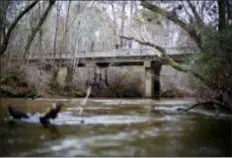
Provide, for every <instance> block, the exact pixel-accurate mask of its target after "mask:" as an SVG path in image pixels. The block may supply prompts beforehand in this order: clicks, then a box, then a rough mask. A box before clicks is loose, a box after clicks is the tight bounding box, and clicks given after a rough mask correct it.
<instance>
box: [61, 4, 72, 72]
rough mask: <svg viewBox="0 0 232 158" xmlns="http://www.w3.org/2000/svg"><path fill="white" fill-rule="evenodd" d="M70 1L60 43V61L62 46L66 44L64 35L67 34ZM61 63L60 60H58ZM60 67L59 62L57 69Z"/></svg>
mask: <svg viewBox="0 0 232 158" xmlns="http://www.w3.org/2000/svg"><path fill="white" fill-rule="evenodd" d="M71 2H72V1H71V0H69V3H68V12H67V15H66V21H65V29H64V35H63V38H62V42H61V46H60V50H59V52H60V59H61V55H62V52H63V46H64V43H65V44H66V34H67V32H68V27H67V26H68V20H69V10H70V5H71ZM60 61H61V60H60ZM60 67H61V62H60V63H59V68H60Z"/></svg>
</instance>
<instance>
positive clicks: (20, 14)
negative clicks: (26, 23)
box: [0, 0, 39, 56]
mask: <svg viewBox="0 0 232 158" xmlns="http://www.w3.org/2000/svg"><path fill="white" fill-rule="evenodd" d="M38 2H39V0H36V1H34V2H33V3H31V4H30V5H28V6H27V7H26V8H25V9H24V10H23V11H22V12H21V13H19V15H18V16H17V17H16V18H15V20H14V21H13V22H12V23H11V25H10V27H9V29H8V31H7V33H6V35H5V36H4V40H3V44H2V45H1V48H0V56H1V55H3V54H4V52H5V51H6V49H7V46H8V44H9V39H10V35H11V33H12V31H13V30H14V28H15V27H16V25H17V23H18V22H19V20H20V19H22V18H23V16H24V15H26V13H27V12H29V11H30V10H31V9H32V8H33V7H34V6H35V5H36V4H37V3H38Z"/></svg>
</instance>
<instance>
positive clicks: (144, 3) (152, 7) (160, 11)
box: [140, 0, 201, 49]
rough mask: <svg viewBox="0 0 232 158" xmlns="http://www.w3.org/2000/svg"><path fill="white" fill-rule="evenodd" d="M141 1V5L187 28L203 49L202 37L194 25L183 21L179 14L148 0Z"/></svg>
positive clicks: (184, 28)
mask: <svg viewBox="0 0 232 158" xmlns="http://www.w3.org/2000/svg"><path fill="white" fill-rule="evenodd" d="M140 1H141V5H142V6H143V7H144V8H147V9H149V10H151V11H153V12H156V13H158V14H160V15H162V16H165V17H166V18H167V19H168V20H171V21H172V22H173V23H175V24H176V25H178V26H179V27H180V28H182V29H183V30H185V31H186V32H187V33H188V34H189V36H190V37H191V38H192V39H193V40H194V41H195V42H196V44H197V45H198V47H199V48H200V49H201V39H200V37H199V35H198V33H197V31H196V30H195V29H194V27H193V26H191V24H186V23H185V22H183V21H181V20H180V19H179V18H178V16H176V15H173V13H172V12H169V11H166V10H164V9H162V8H160V7H158V6H156V5H154V4H151V3H149V2H147V1H146V0H140Z"/></svg>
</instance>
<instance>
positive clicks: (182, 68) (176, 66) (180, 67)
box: [121, 36, 207, 83]
mask: <svg viewBox="0 0 232 158" xmlns="http://www.w3.org/2000/svg"><path fill="white" fill-rule="evenodd" d="M121 37H122V38H125V39H128V40H134V41H136V42H138V43H140V44H142V45H145V46H149V47H152V48H154V49H156V50H158V51H159V52H160V53H161V54H162V56H163V57H164V58H165V59H166V60H167V62H168V64H169V65H170V66H171V67H173V68H174V69H176V70H178V71H182V72H186V73H190V74H192V75H193V76H195V77H196V78H197V79H199V80H200V81H202V82H203V83H205V82H206V81H207V79H206V78H205V77H204V76H202V75H201V74H199V73H197V72H194V71H192V70H191V69H190V68H189V67H187V66H186V65H180V64H178V63H177V62H175V61H174V60H173V59H172V58H171V57H169V56H168V54H167V52H166V51H165V49H164V48H163V47H160V46H158V45H156V44H154V43H151V42H147V41H142V40H140V39H137V38H134V37H126V36H121Z"/></svg>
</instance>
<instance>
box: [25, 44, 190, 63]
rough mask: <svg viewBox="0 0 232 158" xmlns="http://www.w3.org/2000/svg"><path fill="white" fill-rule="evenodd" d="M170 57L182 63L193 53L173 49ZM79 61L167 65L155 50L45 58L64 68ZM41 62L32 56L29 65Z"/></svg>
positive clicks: (44, 58) (90, 53)
mask: <svg viewBox="0 0 232 158" xmlns="http://www.w3.org/2000/svg"><path fill="white" fill-rule="evenodd" d="M167 52H168V54H169V56H170V57H171V58H172V59H173V60H174V61H176V62H182V61H183V60H184V59H185V58H186V56H189V55H191V54H192V53H193V52H192V51H191V49H190V48H173V49H170V50H168V49H167ZM75 58H76V59H77V60H78V65H77V66H79V67H81V66H87V65H91V64H93V63H95V64H97V65H102V66H103V65H109V64H110V65H111V66H137V65H138V66H141V65H143V64H144V62H145V61H151V62H158V61H159V62H161V63H162V64H166V63H167V62H166V60H165V58H164V57H159V53H158V52H157V51H155V50H154V49H121V50H111V51H106V52H101V51H95V52H89V53H87V52H86V51H79V52H78V53H76V55H75V54H71V53H66V54H62V55H61V56H60V55H56V56H55V57H53V56H52V55H47V56H43V58H42V59H43V60H44V61H45V62H51V61H53V62H55V63H59V62H61V63H62V65H63V66H65V65H68V64H70V62H72V61H74V59H75ZM39 60H40V57H38V56H30V57H29V63H37V62H38V61H39Z"/></svg>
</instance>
